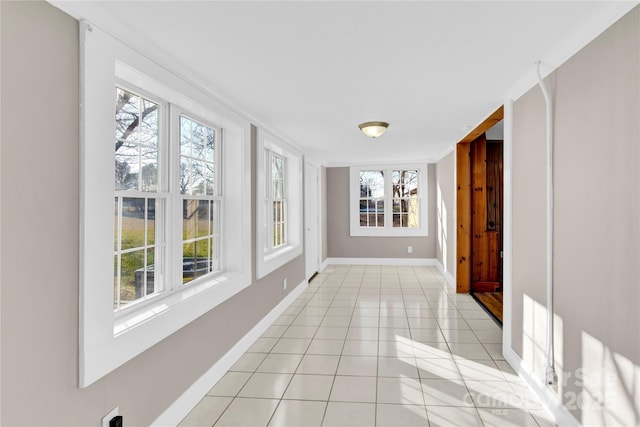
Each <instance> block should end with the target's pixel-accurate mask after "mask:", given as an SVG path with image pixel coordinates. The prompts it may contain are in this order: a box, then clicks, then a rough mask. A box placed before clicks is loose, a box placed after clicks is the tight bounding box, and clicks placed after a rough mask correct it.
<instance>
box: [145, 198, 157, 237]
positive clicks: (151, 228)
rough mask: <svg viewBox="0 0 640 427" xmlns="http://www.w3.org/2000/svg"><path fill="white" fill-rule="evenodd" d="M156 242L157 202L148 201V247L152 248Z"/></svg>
mask: <svg viewBox="0 0 640 427" xmlns="http://www.w3.org/2000/svg"><path fill="white" fill-rule="evenodd" d="M155 241H156V200H155V199H148V200H147V245H148V246H151V245H153V244H155Z"/></svg>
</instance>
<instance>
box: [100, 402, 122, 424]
mask: <svg viewBox="0 0 640 427" xmlns="http://www.w3.org/2000/svg"><path fill="white" fill-rule="evenodd" d="M116 415H120V414H119V413H118V407H117V406H116V407H115V408H113V409H112V410H111V411H110V412H109V413H108V414H107V415H105V416H104V417H102V427H109V421H111V419H112V418H113V417H115V416H116Z"/></svg>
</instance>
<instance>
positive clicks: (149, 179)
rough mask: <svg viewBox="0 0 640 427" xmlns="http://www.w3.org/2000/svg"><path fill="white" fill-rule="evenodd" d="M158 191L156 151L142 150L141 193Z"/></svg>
mask: <svg viewBox="0 0 640 427" xmlns="http://www.w3.org/2000/svg"><path fill="white" fill-rule="evenodd" d="M157 189H158V151H157V150H153V149H149V148H143V154H142V191H156V190H157Z"/></svg>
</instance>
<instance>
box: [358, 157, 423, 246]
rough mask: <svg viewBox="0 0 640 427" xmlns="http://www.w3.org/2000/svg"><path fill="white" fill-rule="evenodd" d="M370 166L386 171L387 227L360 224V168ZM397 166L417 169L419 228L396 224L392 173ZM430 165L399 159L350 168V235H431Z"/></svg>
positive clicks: (385, 215)
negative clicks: (429, 228) (395, 225)
mask: <svg viewBox="0 0 640 427" xmlns="http://www.w3.org/2000/svg"><path fill="white" fill-rule="evenodd" d="M367 170H381V171H384V177H385V179H384V201H385V203H384V217H385V226H384V227H361V226H360V172H361V171H367ZM394 170H417V171H418V197H419V199H420V205H419V209H420V212H419V218H420V219H419V221H420V226H419V227H417V228H407V227H393V225H392V214H393V203H392V194H393V193H392V191H391V187H392V183H391V173H392V171H394ZM427 173H428V167H427V165H423V164H412V163H398V164H383V165H364V166H360V165H359V166H352V167H350V168H349V225H350V227H349V228H350V233H349V234H350V235H351V236H370V237H376V236H377V237H394V236H397V237H403V236H428V235H429V233H428V232H429V230H428V222H427V221H428V213H427V209H428V187H427V184H428V181H427Z"/></svg>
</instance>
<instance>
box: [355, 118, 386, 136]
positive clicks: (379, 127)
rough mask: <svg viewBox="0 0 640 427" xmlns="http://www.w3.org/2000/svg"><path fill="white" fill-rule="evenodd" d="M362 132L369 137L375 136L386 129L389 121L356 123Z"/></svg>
mask: <svg viewBox="0 0 640 427" xmlns="http://www.w3.org/2000/svg"><path fill="white" fill-rule="evenodd" d="M358 127H359V128H360V130H361V131H362V133H364V134H365V135H367V136H368V137H369V138H377V137H379V136H380V135H382V134H383V133H385V132H386V131H387V128H388V127H389V123H387V122H365V123H361V124H359V125H358Z"/></svg>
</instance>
